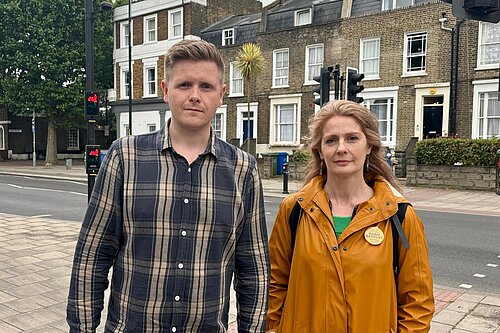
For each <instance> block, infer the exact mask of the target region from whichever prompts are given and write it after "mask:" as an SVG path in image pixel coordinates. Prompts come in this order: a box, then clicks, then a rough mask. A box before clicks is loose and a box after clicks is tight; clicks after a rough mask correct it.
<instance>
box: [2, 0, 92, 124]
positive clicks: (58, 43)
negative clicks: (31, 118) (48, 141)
mask: <svg viewBox="0 0 500 333" xmlns="http://www.w3.org/2000/svg"><path fill="white" fill-rule="evenodd" d="M0 16H1V17H2V20H1V21H0V22H1V23H0V35H1V36H2V40H1V43H0V66H1V67H0V68H2V73H1V76H0V80H1V85H2V88H3V95H2V97H1V104H2V105H4V106H5V107H6V108H7V109H8V110H9V111H11V112H13V113H16V114H23V113H27V114H31V113H32V112H33V110H34V111H35V112H37V113H38V114H42V115H44V116H45V117H47V118H48V120H49V119H50V120H53V121H54V123H55V124H56V125H57V126H61V125H65V124H66V123H67V122H73V121H74V120H75V119H78V116H77V114H78V112H79V109H78V106H80V109H81V100H82V98H81V94H80V92H81V90H82V87H83V82H84V67H85V58H84V56H85V52H84V48H83V43H82V41H83V40H84V32H85V30H84V29H83V28H82V26H83V23H84V19H83V8H82V2H81V1H75V2H73V1H67V0H52V1H43V0H30V1H19V0H14V1H4V2H2V4H1V5H0ZM75 116H76V117H75Z"/></svg>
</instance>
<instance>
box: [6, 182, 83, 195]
mask: <svg viewBox="0 0 500 333" xmlns="http://www.w3.org/2000/svg"><path fill="white" fill-rule="evenodd" d="M7 185H9V186H12V187H15V188H18V189H23V190H33V191H46V192H59V193H71V194H75V195H80V196H87V194H86V193H78V192H74V191H63V190H54V189H50V188H39V187H25V186H19V185H14V184H7Z"/></svg>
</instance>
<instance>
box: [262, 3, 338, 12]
mask: <svg viewBox="0 0 500 333" xmlns="http://www.w3.org/2000/svg"><path fill="white" fill-rule="evenodd" d="M337 1H339V0H290V1H287V2H285V3H284V4H283V5H282V6H277V7H274V8H272V9H271V10H269V13H273V14H274V13H280V12H287V11H295V10H299V9H303V8H310V7H311V6H317V5H323V4H326V3H330V2H337Z"/></svg>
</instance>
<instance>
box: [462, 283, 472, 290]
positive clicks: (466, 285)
mask: <svg viewBox="0 0 500 333" xmlns="http://www.w3.org/2000/svg"><path fill="white" fill-rule="evenodd" d="M460 288H465V289H470V288H472V286H471V285H470V284H461V285H460Z"/></svg>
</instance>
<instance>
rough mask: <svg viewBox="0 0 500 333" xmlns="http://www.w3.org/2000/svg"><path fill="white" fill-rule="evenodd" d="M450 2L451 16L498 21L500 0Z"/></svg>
mask: <svg viewBox="0 0 500 333" xmlns="http://www.w3.org/2000/svg"><path fill="white" fill-rule="evenodd" d="M447 2H449V1H447ZM451 2H452V12H453V16H456V17H458V18H462V19H473V20H477V21H484V22H491V23H498V22H500V0H452V1H451Z"/></svg>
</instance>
